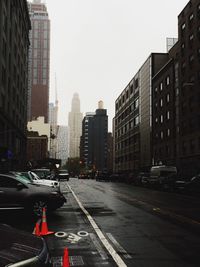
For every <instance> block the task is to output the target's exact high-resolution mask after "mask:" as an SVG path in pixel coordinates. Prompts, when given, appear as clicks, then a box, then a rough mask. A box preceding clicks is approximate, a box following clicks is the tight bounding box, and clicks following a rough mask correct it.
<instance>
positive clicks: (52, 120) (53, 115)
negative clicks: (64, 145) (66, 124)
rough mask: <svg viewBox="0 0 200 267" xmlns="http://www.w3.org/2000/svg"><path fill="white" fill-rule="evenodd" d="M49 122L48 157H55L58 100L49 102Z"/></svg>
mask: <svg viewBox="0 0 200 267" xmlns="http://www.w3.org/2000/svg"><path fill="white" fill-rule="evenodd" d="M49 124H50V127H51V134H50V137H51V146H50V150H49V157H50V158H56V154H57V153H58V131H59V126H58V101H56V103H55V105H54V103H49Z"/></svg>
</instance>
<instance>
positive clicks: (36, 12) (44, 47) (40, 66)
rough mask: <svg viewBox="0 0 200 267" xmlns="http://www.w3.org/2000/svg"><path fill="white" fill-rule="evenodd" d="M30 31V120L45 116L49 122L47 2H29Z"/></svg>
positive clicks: (48, 27)
mask: <svg viewBox="0 0 200 267" xmlns="http://www.w3.org/2000/svg"><path fill="white" fill-rule="evenodd" d="M28 4H29V14H30V19H31V26H32V30H31V31H30V35H29V36H30V43H31V46H30V51H29V93H28V120H29V121H31V120H33V119H37V117H41V116H42V117H44V118H45V122H46V123H47V122H48V107H49V106H48V105H49V57H50V20H49V16H48V12H47V7H46V4H44V3H41V1H40V0H33V2H29V3H28Z"/></svg>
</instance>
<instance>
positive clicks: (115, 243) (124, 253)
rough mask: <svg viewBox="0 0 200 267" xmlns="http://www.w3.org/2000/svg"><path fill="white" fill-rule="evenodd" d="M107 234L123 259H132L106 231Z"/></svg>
mask: <svg viewBox="0 0 200 267" xmlns="http://www.w3.org/2000/svg"><path fill="white" fill-rule="evenodd" d="M107 236H108V238H109V239H110V241H111V242H112V243H113V244H114V245H115V246H116V248H117V250H118V251H119V252H120V253H122V254H123V257H124V258H125V259H132V257H131V255H129V254H128V252H127V251H126V250H125V249H124V248H123V247H122V246H121V245H120V244H119V243H118V242H117V240H116V239H115V238H114V236H113V235H112V234H111V233H107Z"/></svg>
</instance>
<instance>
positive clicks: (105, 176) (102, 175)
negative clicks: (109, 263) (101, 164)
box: [95, 171, 110, 181]
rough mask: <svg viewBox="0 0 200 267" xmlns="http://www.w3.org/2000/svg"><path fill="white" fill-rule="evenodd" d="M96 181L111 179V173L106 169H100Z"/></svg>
mask: <svg viewBox="0 0 200 267" xmlns="http://www.w3.org/2000/svg"><path fill="white" fill-rule="evenodd" d="M95 179H96V181H109V180H110V174H109V173H108V172H106V171H98V172H96V174H95Z"/></svg>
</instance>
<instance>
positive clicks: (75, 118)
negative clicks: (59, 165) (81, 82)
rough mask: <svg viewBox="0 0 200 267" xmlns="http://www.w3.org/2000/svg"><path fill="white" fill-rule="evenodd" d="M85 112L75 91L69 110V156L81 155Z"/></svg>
mask: <svg viewBox="0 0 200 267" xmlns="http://www.w3.org/2000/svg"><path fill="white" fill-rule="evenodd" d="M82 119H83V114H82V113H81V112H80V99H79V95H78V94H77V93H75V94H74V95H73V98H72V106H71V112H69V120H68V126H69V157H70V158H76V157H79V155H80V153H79V147H80V136H81V128H82Z"/></svg>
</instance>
